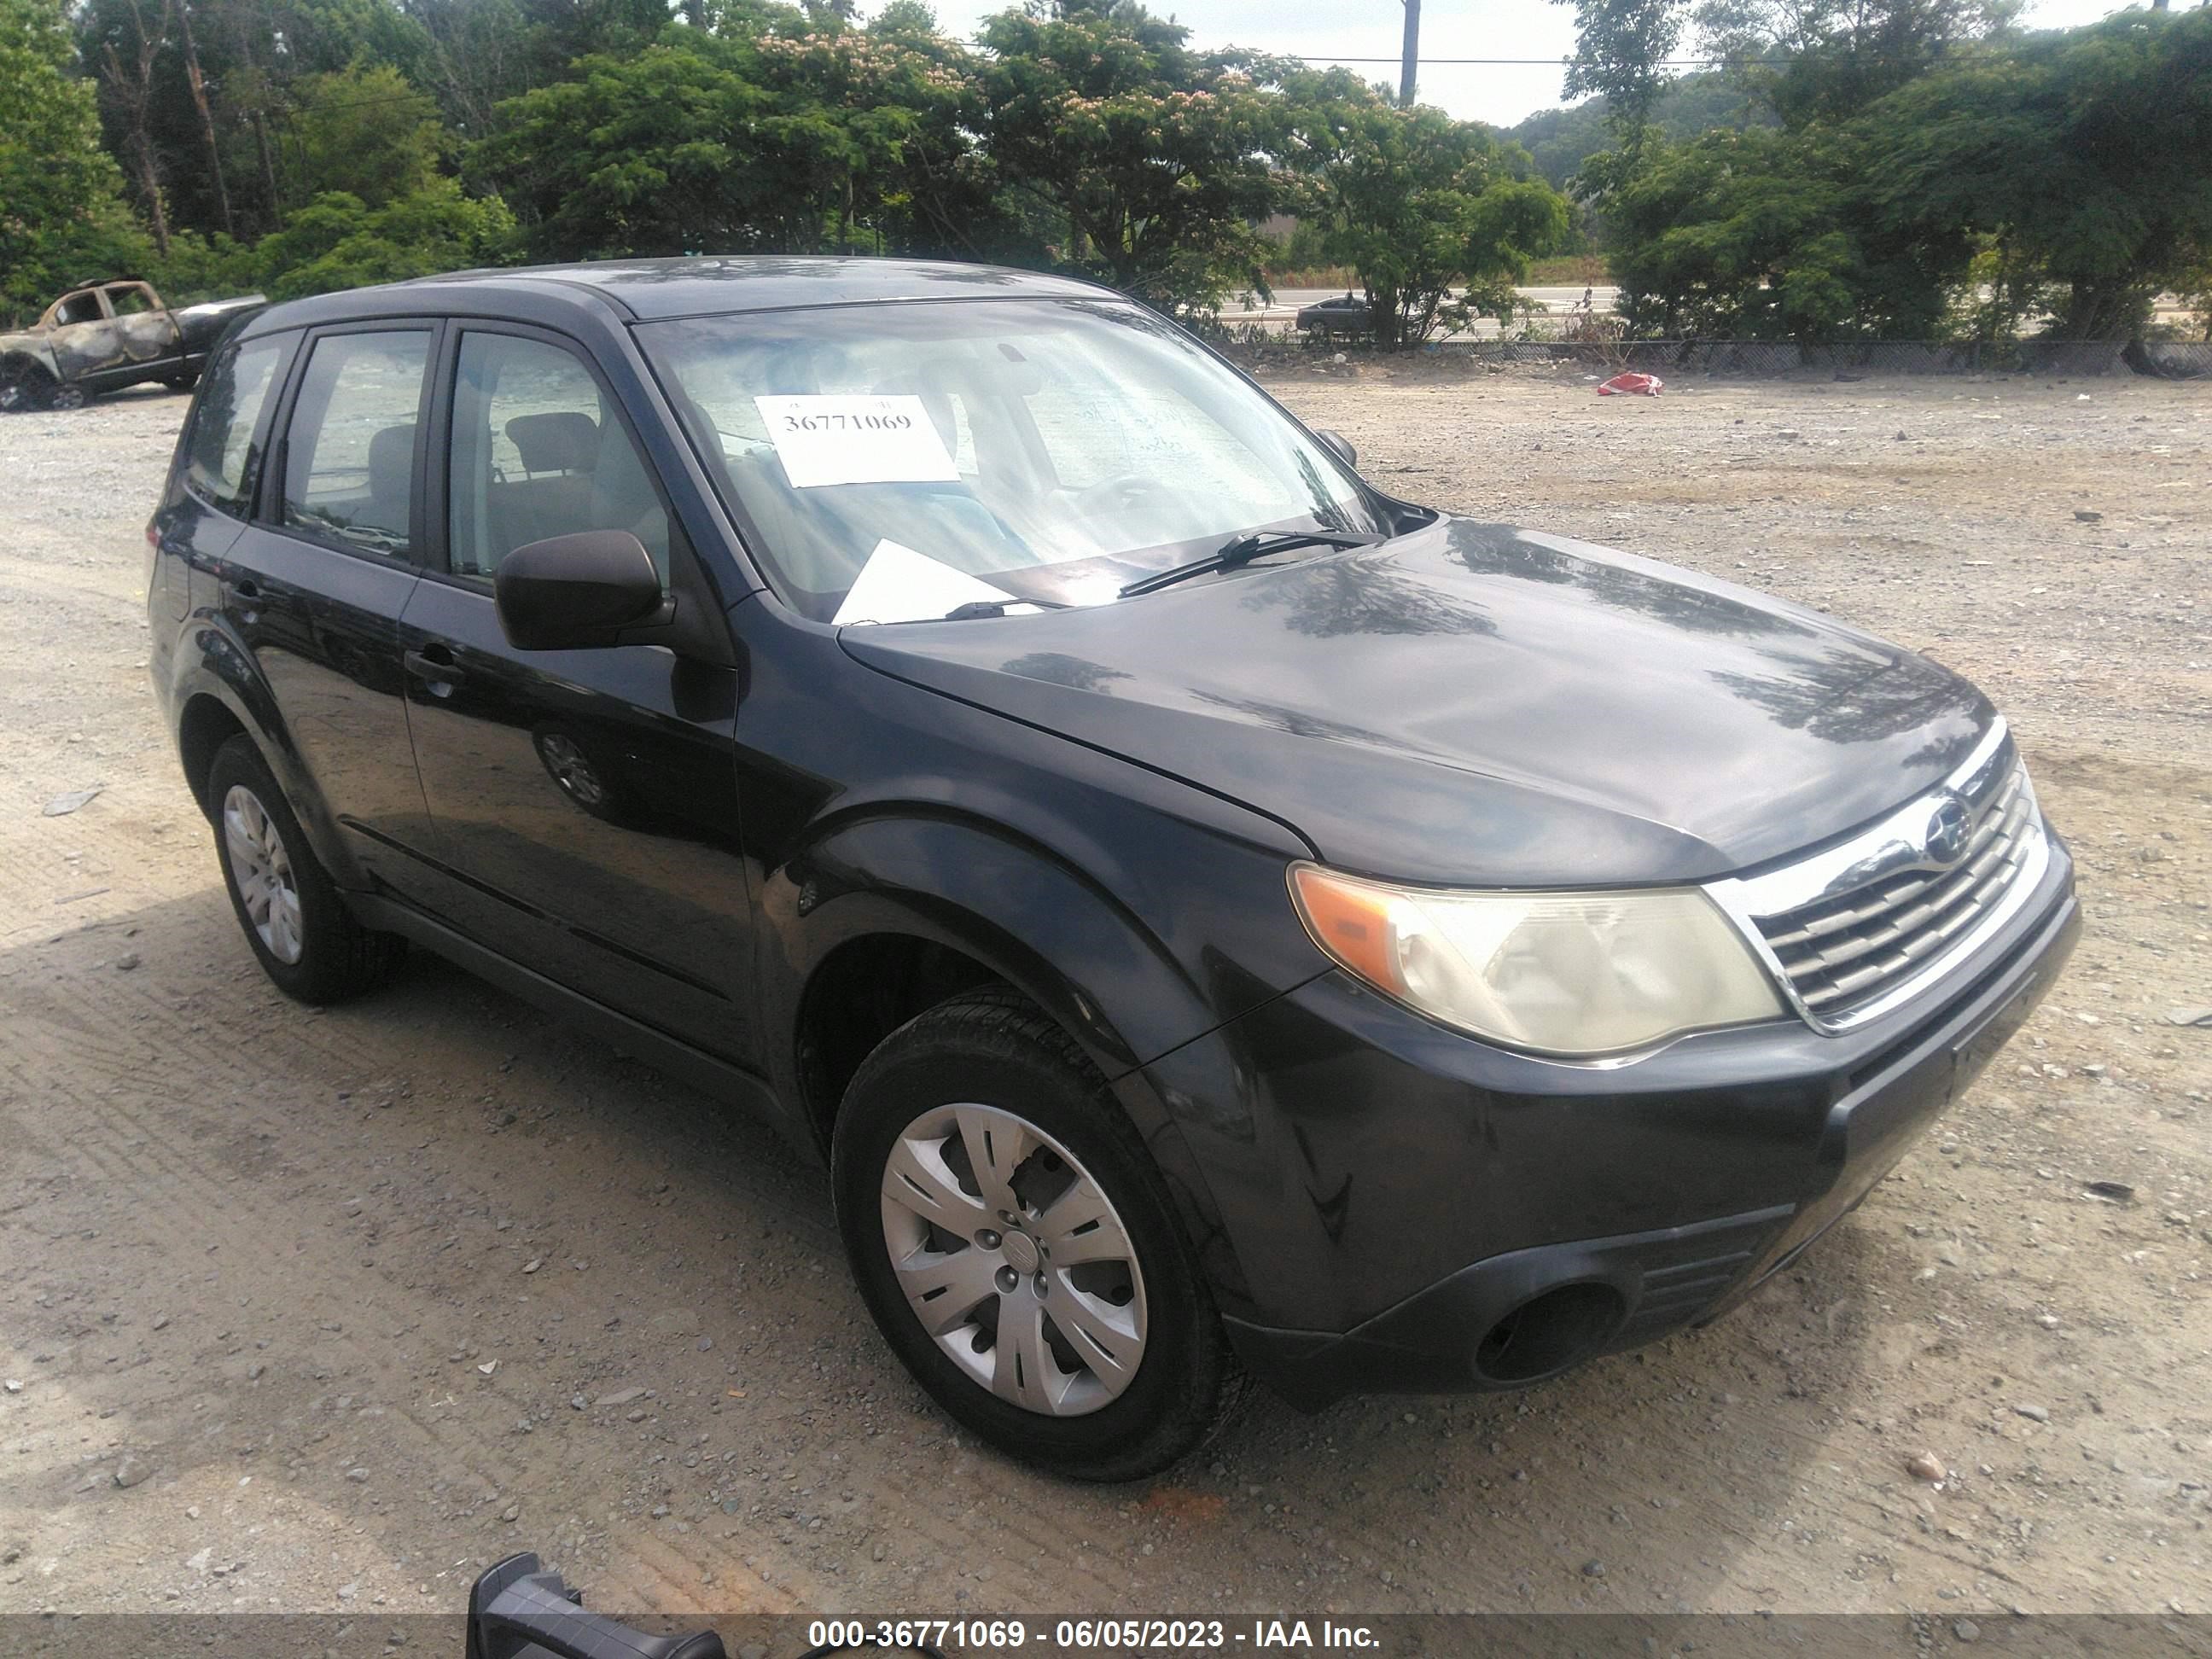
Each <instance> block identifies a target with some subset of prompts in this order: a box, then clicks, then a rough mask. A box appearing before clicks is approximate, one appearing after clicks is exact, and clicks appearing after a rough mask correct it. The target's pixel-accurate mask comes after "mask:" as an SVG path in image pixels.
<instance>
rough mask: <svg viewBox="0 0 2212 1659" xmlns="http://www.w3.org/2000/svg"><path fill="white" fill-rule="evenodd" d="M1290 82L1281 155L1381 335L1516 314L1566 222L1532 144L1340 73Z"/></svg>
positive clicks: (1331, 254)
mask: <svg viewBox="0 0 2212 1659" xmlns="http://www.w3.org/2000/svg"><path fill="white" fill-rule="evenodd" d="M1285 94H1286V96H1287V99H1288V102H1289V106H1290V107H1289V112H1288V117H1287V123H1288V132H1287V136H1286V138H1285V143H1284V148H1283V152H1282V154H1283V156H1284V159H1285V164H1286V166H1287V167H1289V168H1290V169H1291V172H1292V173H1293V174H1294V175H1295V176H1296V177H1297V179H1299V180H1300V181H1301V185H1302V186H1303V191H1302V193H1303V197H1304V199H1303V202H1302V204H1301V205H1302V207H1303V209H1304V212H1305V213H1306V214H1307V215H1308V216H1310V220H1311V221H1312V222H1315V223H1316V224H1318V225H1319V226H1320V227H1321V229H1322V251H1323V252H1324V253H1325V254H1326V255H1327V257H1328V258H1329V259H1331V260H1332V261H1334V262H1335V263H1339V264H1347V265H1350V266H1351V267H1352V270H1355V271H1356V272H1358V276H1359V280H1360V283H1361V284H1362V285H1363V287H1364V289H1365V290H1366V294H1367V302H1368V307H1369V311H1370V316H1371V317H1372V318H1373V321H1374V331H1375V340H1376V344H1378V345H1381V346H1383V347H1385V348H1395V347H1398V346H1403V345H1413V344H1418V343H1419V342H1421V341H1422V340H1425V339H1426V338H1428V337H1429V336H1430V335H1431V333H1433V332H1435V331H1436V330H1437V328H1438V327H1439V326H1440V325H1449V324H1452V323H1455V322H1458V321H1460V320H1462V319H1464V318H1465V317H1466V316H1467V315H1468V313H1470V312H1474V313H1484V314H1488V315H1492V316H1507V315H1510V314H1511V313H1512V312H1513V310H1514V309H1515V308H1516V305H1517V303H1518V298H1517V295H1515V293H1514V284H1515V283H1516V282H1518V281H1519V280H1520V279H1522V277H1524V276H1527V274H1528V261H1529V259H1530V258H1535V257H1540V256H1541V255H1543V254H1546V253H1549V252H1553V250H1554V249H1555V248H1556V247H1558V246H1559V245H1560V244H1561V243H1562V242H1563V241H1564V240H1565V237H1566V234H1567V230H1568V226H1569V223H1570V220H1571V215H1570V212H1569V209H1568V205H1567V203H1566V200H1565V197H1562V196H1560V195H1559V192H1558V191H1555V190H1553V189H1552V187H1551V186H1550V185H1547V184H1545V183H1544V182H1543V181H1542V180H1541V179H1535V178H1532V177H1529V176H1528V174H1529V173H1530V172H1531V171H1532V167H1531V163H1530V162H1529V161H1528V155H1527V154H1526V153H1525V152H1523V151H1522V150H1521V149H1518V148H1517V147H1508V146H1505V145H1502V144H1500V143H1498V140H1497V139H1496V138H1495V137H1493V136H1492V134H1491V132H1490V131H1489V130H1488V129H1487V128H1486V127H1484V126H1481V125H1479V124H1477V123H1475V122H1472V121H1455V120H1454V119H1452V118H1451V117H1449V115H1446V114H1445V113H1444V112H1443V111H1442V110H1438V109H1435V108H1431V107H1430V106H1426V105H1416V106H1413V107H1412V108H1410V109H1407V108H1404V107H1401V106H1399V105H1397V104H1395V103H1393V102H1392V101H1391V100H1390V99H1389V95H1388V94H1387V92H1386V91H1385V89H1383V88H1376V87H1370V86H1368V85H1366V84H1365V83H1364V82H1361V81H1360V80H1359V79H1358V77H1357V76H1353V75H1352V73H1351V72H1350V71H1348V70H1326V71H1322V72H1319V73H1316V72H1314V71H1310V70H1308V71H1303V72H1299V73H1296V74H1293V75H1291V76H1289V77H1287V78H1286V80H1285ZM1462 282H1464V283H1466V284H1467V289H1466V292H1465V294H1464V295H1462V297H1460V298H1459V299H1457V300H1455V299H1454V297H1453V293H1452V290H1453V288H1454V286H1455V284H1458V283H1462Z"/></svg>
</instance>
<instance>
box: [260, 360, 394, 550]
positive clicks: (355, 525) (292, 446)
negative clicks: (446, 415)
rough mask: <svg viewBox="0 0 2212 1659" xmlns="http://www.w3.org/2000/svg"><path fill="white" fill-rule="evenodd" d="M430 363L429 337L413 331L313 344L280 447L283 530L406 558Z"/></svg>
mask: <svg viewBox="0 0 2212 1659" xmlns="http://www.w3.org/2000/svg"><path fill="white" fill-rule="evenodd" d="M429 361H430V336H429V335H428V332H426V331H420V330H413V331H396V330H395V331H391V332H379V333H374V334H331V335H325V337H323V338H321V339H319V340H318V341H316V342H315V345H314V351H313V356H310V357H309V358H308V359H307V373H306V374H303V375H302V376H301V379H300V393H299V398H298V400H297V402H296V403H295V405H294V407H293V410H292V424H291V428H290V431H289V436H288V437H287V439H286V443H285V457H284V522H285V523H286V524H288V525H292V526H297V527H298V528H300V529H301V530H303V531H306V532H309V533H311V534H313V535H316V536H320V537H326V538H331V539H334V540H337V541H341V542H343V543H345V544H348V545H349V546H353V547H357V548H360V549H361V550H362V551H364V552H369V553H382V554H386V555H389V556H392V557H395V558H404V557H405V556H407V555H408V554H409V552H410V550H411V547H412V543H411V539H410V525H411V524H412V522H413V517H414V511H415V428H416V419H417V416H418V415H419V413H420V411H421V409H422V381H423V378H424V375H425V374H426V372H427V371H428V368H429Z"/></svg>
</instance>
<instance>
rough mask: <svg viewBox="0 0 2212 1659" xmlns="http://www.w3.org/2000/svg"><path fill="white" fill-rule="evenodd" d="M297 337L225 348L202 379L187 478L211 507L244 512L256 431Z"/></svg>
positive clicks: (254, 461) (255, 455) (254, 459)
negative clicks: (262, 410)
mask: <svg viewBox="0 0 2212 1659" xmlns="http://www.w3.org/2000/svg"><path fill="white" fill-rule="evenodd" d="M291 349H292V342H291V337H289V336H287V335H281V334H280V335H274V336H271V337H269V338H267V339H261V340H248V341H246V342H245V343H242V344H240V345H234V346H232V347H231V348H229V349H228V350H226V351H224V352H223V353H222V355H221V356H218V357H217V358H216V360H215V362H212V363H210V365H209V366H208V371H207V374H205V376H204V377H203V379H202V380H201V382H200V399H199V404H198V406H197V410H196V411H195V413H194V414H193V416H192V441H191V450H190V452H189V453H188V454H187V456H186V459H185V483H187V484H189V485H190V486H191V490H192V493H193V494H194V495H197V496H198V497H199V498H200V499H201V500H202V501H205V502H207V503H208V505H209V506H210V507H222V508H223V509H225V510H226V511H228V512H232V513H242V512H243V511H244V510H245V508H246V496H247V494H248V493H249V491H250V490H251V489H252V473H253V469H254V467H255V465H257V463H258V460H259V459H260V457H259V454H258V451H257V449H256V447H255V445H254V442H253V435H254V433H255V431H256V430H257V429H258V428H259V427H260V424H261V409H262V405H263V404H266V403H267V402H268V401H269V392H270V387H272V386H275V385H276V382H277V380H278V379H279V378H280V377H281V376H280V371H281V370H282V369H283V364H284V360H285V358H286V357H288V356H290V355H291Z"/></svg>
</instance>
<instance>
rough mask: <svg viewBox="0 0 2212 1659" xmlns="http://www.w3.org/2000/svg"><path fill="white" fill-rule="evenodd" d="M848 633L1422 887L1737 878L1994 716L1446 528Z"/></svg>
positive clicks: (1576, 551)
mask: <svg viewBox="0 0 2212 1659" xmlns="http://www.w3.org/2000/svg"><path fill="white" fill-rule="evenodd" d="M841 638H842V642H843V645H844V647H845V649H846V650H847V651H848V653H850V654H851V655H852V656H853V657H854V658H855V659H858V660H859V661H860V662H861V663H864V664H866V665H868V666H869V667H871V668H874V669H877V670H879V671H882V672H884V673H886V674H890V675H895V676H896V677H897V678H901V679H903V680H907V681H909V682H911V683H913V684H917V685H921V686H924V687H927V688H929V689H931V690H936V691H939V692H941V693H943V694H945V695H946V696H953V697H957V698H960V699H962V700H963V701H965V702H971V703H974V704H976V705H979V706H981V707H983V708H990V709H994V710H996V711H998V712H999V713H1000V714H1006V715H1007V716H1010V717H1012V718H1013V719H1015V720H1023V721H1025V722H1028V723H1030V724H1032V725H1035V726H1040V727H1042V728H1044V729H1046V730H1048V731H1053V732H1060V733H1061V734H1063V735H1065V736H1066V737H1068V738H1073V740H1075V741H1076V742H1079V743H1083V744H1089V745H1091V746H1092V747H1094V748H1097V749H1100V750H1106V751H1108V752H1110V753H1112V754H1115V755H1118V756H1121V757H1125V758H1126V759H1128V760H1130V761H1133V762H1135V763H1138V764H1139V765H1143V766H1146V767H1151V768H1153V769H1157V770H1158V771H1161V772H1164V773H1168V774H1170V775H1174V776H1176V777H1178V778H1181V779H1183V780H1185V781H1188V782H1189V783H1192V784H1194V785H1196V786H1197V787H1200V788H1203V789H1207V790H1211V791H1212V792H1214V793H1218V794H1221V795H1224V796H1226V797H1229V798H1231V799H1234V800H1236V801H1238V802H1240V803H1242V804H1243V805H1247V806H1249V807H1251V808H1253V809H1254V810H1256V811H1261V812H1264V813H1267V814H1268V815H1270V816H1272V817H1275V818H1277V819H1279V820H1280V821H1282V822H1283V823H1286V824H1288V825H1290V826H1291V828H1292V829H1296V830H1297V831H1298V832H1299V833H1300V834H1301V835H1302V836H1304V838H1305V840H1306V841H1307V842H1309V843H1310V845H1311V846H1312V847H1313V848H1314V850H1315V852H1316V855H1317V856H1318V857H1320V858H1322V859H1323V860H1326V861H1328V863H1330V864H1333V865H1335V866H1339V867H1340V868H1345V869H1349V870H1355V871H1362V872H1368V873H1371V874H1376V875H1382V876H1389V877H1395V878H1401V879H1406V880H1410V881H1420V882H1437V883H1452V884H1477V885H1480V884H1498V885H1518V884H1546V885H1575V884H1596V883H1607V882H1625V883H1633V882H1656V881H1680V880H1697V879H1703V878H1708V877H1711V876H1716V875H1722V874H1726V873H1729V872H1736V871H1741V870H1743V869H1746V868H1748V867H1749V866H1754V865H1758V864H1761V863H1765V862H1767V861H1769V860H1773V859H1776V858H1778V857H1780V856H1782V855H1784V854H1790V853H1794V852H1796V851H1799V850H1801V849H1802V848H1807V847H1809V846H1811V845H1813V844H1814V843H1815V842H1820V841H1824V840H1826V839H1828V838H1829V837H1832V836H1836V835H1838V834H1840V833H1842V832H1843V831H1844V830H1846V829H1851V828H1854V827H1855V826H1857V825H1858V824H1860V823H1864V822H1866V821H1867V820H1869V819H1870V818H1873V817H1876V816H1878V815H1879V814H1881V813H1882V812H1884V811H1888V810H1890V809H1892V808H1893V807H1895V806H1897V805H1899V804H1900V803H1901V802H1903V801H1905V800H1906V799H1910V798H1911V796H1912V795H1914V794H1915V793H1919V792H1921V791H1923V790H1924V789H1927V788H1928V787H1930V786H1932V785H1934V784H1935V783H1936V782H1937V781H1939V780H1941V779H1942V777H1943V776H1945V775H1947V774H1948V772H1950V771H1951V770H1952V769H1954V768H1955V767H1957V766H1958V765H1959V764H1960V763H1961V762H1962V761H1964V760H1965V758H1966V756H1967V754H1968V753H1969V752H1970V751H1971V750H1972V748H1973V746H1974V744H1976V742H1977V741H1978V740H1979V738H1981V736H1982V735H1983V733H1984V732H1986V731H1987V730H1988V729H1989V728H1990V725H1991V724H1992V723H1993V722H1994V721H1995V720H1996V714H1995V711H1994V710H1993V709H1991V708H1990V705H1989V702H1987V700H1986V699H1984V697H1983V696H1982V695H1981V694H1980V693H1979V692H1978V691H1977V690H1975V689H1974V688H1973V687H1972V685H1969V684H1967V683H1966V681H1964V680H1962V679H1960V678H1959V677H1958V676H1956V675H1954V674H1953V673H1951V672H1950V671H1948V670H1947V669H1944V668H1942V667H1940V666H1938V665H1936V664H1935V663H1932V662H1929V661H1928V660H1927V659H1925V658H1923V657H1918V656H1916V655H1914V654H1913V653H1911V652H1908V651H1905V650H1904V649H1902V648H1900V647H1897V646H1893V645H1889V644H1887V643H1885V642H1883V641H1881V640H1877V639H1875V638H1873V637H1871V636H1869V635H1864V634H1861V633H1858V632H1857V631H1855V630H1853V629H1849V628H1845V627H1844V626H1843V625H1842V624H1840V623H1836V622H1834V621H1832V620H1831V619H1829V618H1827V617H1822V616H1820V615H1819V614H1818V613H1816V612H1814V611H1808V610H1805V609H1803V608H1802V607H1799V606H1796V605H1790V604H1788V603H1787V602H1785V601H1783V600H1779V599H1771V598H1768V597H1766V596H1765V595H1763V594H1759V593H1754V592H1751V591H1749V590H1747V589H1745V588H1741V587H1737V586H1734V585H1732V584H1730V583H1727V582H1723V581H1718V580H1713V579H1711V578H1710V577H1705V576H1702V575H1698V574H1693V573H1692V572H1689V571H1686V570H1680V569H1677V568H1674V567H1672V566H1668V565H1664V564H1660V563H1657V562H1655V561H1652V560H1649V559H1643V558H1638V557H1637V556H1634V555H1632V554H1627V553H1620V552H1615V551H1613V550H1608V549H1606V548H1601V547H1596V546H1593V545H1591V544H1588V543H1584V542H1577V541H1571V540H1569V539H1567V538H1563V537H1558V536H1549V535H1543V534H1540V533H1538V532H1533V531H1527V530H1520V529H1516V528H1513V527H1511V526H1503V525H1491V524H1480V523H1476V522H1474V521H1473V520H1464V519H1446V520H1439V521H1438V522H1437V523H1436V524H1434V525H1431V526H1428V527H1426V528H1425V529H1422V530H1419V531H1417V532H1413V533H1412V534H1409V535H1406V536H1402V537H1399V538H1396V539H1395V540H1392V541H1390V542H1388V543H1385V544H1383V545H1381V546H1378V547H1372V548H1362V549H1357V550H1352V551H1349V552H1345V553H1340V554H1331V555H1324V556H1318V557H1309V558H1304V559H1301V560H1299V561H1298V562H1294V563H1289V564H1284V565H1280V566H1267V565H1258V566H1255V567H1253V568H1251V569H1249V570H1248V571H1246V572H1243V573H1240V574H1236V575H1233V576H1230V577H1224V578H1219V579H1213V578H1203V577H1202V578H1199V579H1197V580H1193V581H1191V582H1188V583H1186V584H1184V585H1182V586H1176V587H1174V588H1170V589H1167V590H1165V591H1164V592H1158V593H1154V594H1152V595H1150V596H1148V597H1146V598H1144V599H1137V600H1130V601H1123V602H1121V603H1119V604H1115V605H1102V606H1097V607H1093V608H1089V609H1081V610H1067V611H1053V612H1048V613H1045V614H1042V615H1036V616H1028V617H1006V618H1003V619H991V618H987V619H983V620H979V621H969V622H960V623H902V624H898V625H895V626H890V627H864V628H848V629H845V630H844V631H843V633H842V635H841Z"/></svg>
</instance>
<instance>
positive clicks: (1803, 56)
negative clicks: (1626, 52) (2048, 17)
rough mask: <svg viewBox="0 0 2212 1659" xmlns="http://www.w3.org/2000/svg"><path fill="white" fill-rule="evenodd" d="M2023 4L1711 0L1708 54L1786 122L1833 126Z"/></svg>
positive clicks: (2002, 22)
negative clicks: (1726, 63)
mask: <svg viewBox="0 0 2212 1659" xmlns="http://www.w3.org/2000/svg"><path fill="white" fill-rule="evenodd" d="M2023 3H2024V0H1705V3H1703V4H1701V5H1700V6H1699V8H1698V10H1697V22H1698V28H1699V36H1700V40H1701V42H1702V44H1703V46H1704V47H1705V50H1706V51H1708V52H1712V53H1713V54H1714V55H1716V56H1717V57H1722V58H1729V59H1730V60H1731V63H1730V65H1729V70H1728V76H1729V79H1730V80H1732V81H1734V82H1735V83H1736V84H1737V85H1739V86H1741V87H1742V88H1745V89H1746V90H1747V91H1748V92H1750V93H1752V94H1754V95H1755V96H1757V97H1759V99H1760V100H1762V101H1764V102H1765V104H1766V105H1767V106H1768V107H1769V108H1771V109H1772V110H1773V111H1774V112H1775V114H1776V115H1777V116H1778V117H1779V118H1781V120H1782V122H1783V124H1784V125H1785V126H1789V127H1792V128H1796V127H1802V126H1805V125H1808V123H1810V122H1813V121H1816V120H1827V121H1837V120H1844V119H1848V118H1850V117H1852V116H1855V115H1857V114H1859V113H1860V112H1862V111H1863V110H1864V109H1866V107H1867V106H1869V105H1870V104H1872V103H1874V102H1875V100H1877V99H1880V98H1884V97H1887V95H1888V94H1891V93H1893V92H1895V91H1896V90H1897V89H1898V88H1900V87H1902V86H1904V85H1905V84H1906V83H1907V82H1911V81H1912V80H1914V79H1916V78H1917V77H1918V76H1922V75H1924V74H1926V73H1927V72H1928V71H1929V70H1931V69H1933V68H1935V67H1936V65H1937V64H1942V63H1943V62H1946V61H1947V60H1948V59H1949V58H1952V57H1954V55H1956V54H1957V53H1958V52H1960V51H1962V50H1970V49H1971V48H1972V46H1973V44H1974V43H1976V42H1978V41H1981V40H1986V39H1989V38H1990V37H1991V36H1993V35H1996V34H1998V33H2002V31H2003V30H2005V29H2007V28H2008V27H2010V26H2011V24H2012V22H2013V21H2014V20H2015V18H2016V17H2017V16H2018V15H2019V14H2020V11H2021V6H2022V4H2023Z"/></svg>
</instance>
